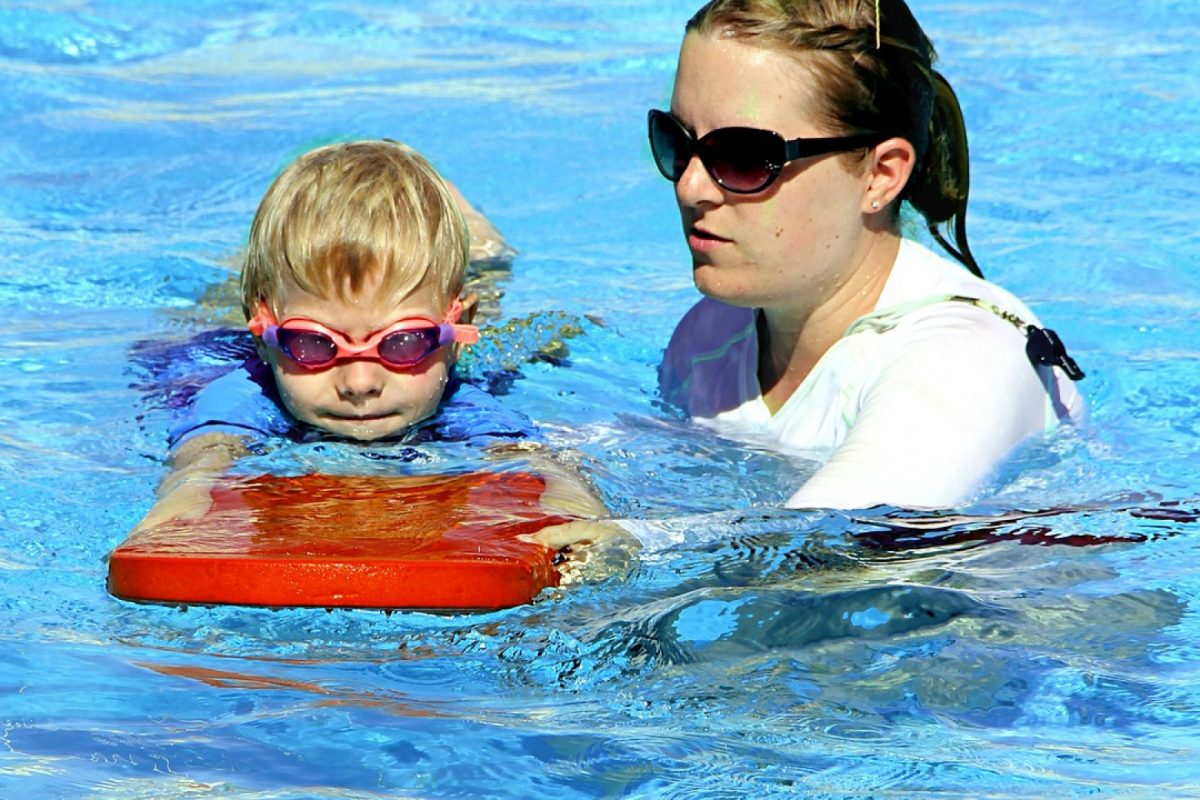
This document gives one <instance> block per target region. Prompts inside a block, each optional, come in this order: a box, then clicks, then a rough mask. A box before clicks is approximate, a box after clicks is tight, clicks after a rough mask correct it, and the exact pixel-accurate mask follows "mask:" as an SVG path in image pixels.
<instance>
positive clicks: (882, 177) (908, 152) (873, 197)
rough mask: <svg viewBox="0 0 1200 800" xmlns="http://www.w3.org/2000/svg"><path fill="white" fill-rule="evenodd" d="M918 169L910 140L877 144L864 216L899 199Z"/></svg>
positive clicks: (866, 195)
mask: <svg viewBox="0 0 1200 800" xmlns="http://www.w3.org/2000/svg"><path fill="white" fill-rule="evenodd" d="M916 168H917V154H916V151H915V150H913V146H912V143H911V142H909V141H908V140H907V139H901V138H900V137H898V136H893V137H892V138H891V139H885V140H884V141H882V142H880V143H879V144H877V145H875V150H874V155H873V157H872V159H871V164H870V182H869V183H868V184H867V191H866V192H865V193H864V194H863V213H864V214H873V213H875V212H877V211H880V210H881V209H884V208H887V206H888V205H889V204H890V203H891V202H892V201H893V200H895V199H896V198H897V197H899V196H900V193H901V192H903V191H904V187H905V186H907V185H908V179H909V178H910V177H912V174H913V171H914V170H915V169H916Z"/></svg>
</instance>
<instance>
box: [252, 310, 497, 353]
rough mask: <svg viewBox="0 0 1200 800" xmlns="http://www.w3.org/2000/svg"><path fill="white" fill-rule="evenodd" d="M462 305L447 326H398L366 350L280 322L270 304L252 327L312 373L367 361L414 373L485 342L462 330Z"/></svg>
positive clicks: (324, 332)
mask: <svg viewBox="0 0 1200 800" xmlns="http://www.w3.org/2000/svg"><path fill="white" fill-rule="evenodd" d="M461 315H462V303H461V302H460V301H458V300H455V301H454V303H453V304H452V305H451V306H450V309H449V310H448V311H447V312H446V319H445V320H444V321H443V322H435V321H434V320H432V319H428V318H426V317H409V318H406V319H401V320H397V321H396V322H394V323H392V324H391V325H389V326H387V327H386V328H383V329H382V330H378V331H375V332H374V333H372V334H371V335H370V336H368V337H367V339H366V341H364V342H363V343H362V344H353V343H352V342H351V341H350V339H349V338H348V337H347V336H346V334H344V333H342V332H340V331H335V330H333V329H331V328H327V327H325V326H324V325H322V324H321V323H319V322H315V321H313V320H311V319H305V318H304V317H288V318H287V319H285V320H284V321H283V322H276V320H275V316H274V315H273V314H272V313H271V311H270V310H269V309H268V308H267V306H266V304H265V303H264V304H262V305H260V306H259V307H258V313H257V314H255V315H254V318H253V319H251V320H250V321H249V322H248V323H247V324H246V327H248V328H249V329H250V332H251V333H253V334H254V335H255V336H258V337H261V338H262V340H263V341H264V342H266V343H267V345H268V346H270V347H273V348H275V349H276V350H278V351H279V352H281V353H283V354H284V355H286V356H287V357H288V358H290V359H291V360H292V361H295V362H296V363H297V364H299V365H300V366H302V367H304V368H306V369H324V368H325V367H328V366H331V365H332V364H334V363H335V362H338V361H342V360H344V359H348V358H367V359H372V360H375V361H380V362H382V363H384V364H386V365H387V366H389V367H400V368H406V367H414V366H416V365H417V364H420V363H421V362H422V361H424V360H425V359H427V358H429V356H431V355H433V354H434V353H435V352H437V351H438V350H440V349H442V348H443V347H445V346H446V345H449V344H453V343H455V342H460V343H462V344H474V343H475V342H477V341H479V328H477V327H476V326H474V325H459V324H457V320H458V318H459V317H460V316H461Z"/></svg>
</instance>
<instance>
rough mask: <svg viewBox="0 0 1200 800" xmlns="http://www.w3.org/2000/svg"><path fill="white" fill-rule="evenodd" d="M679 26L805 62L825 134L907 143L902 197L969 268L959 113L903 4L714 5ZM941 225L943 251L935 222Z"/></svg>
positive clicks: (759, 0)
mask: <svg viewBox="0 0 1200 800" xmlns="http://www.w3.org/2000/svg"><path fill="white" fill-rule="evenodd" d="M687 30H688V31H689V32H695V33H699V34H705V35H717V36H730V37H733V38H737V39H739V40H743V41H747V43H750V44H755V45H760V46H762V47H769V48H772V49H775V50H777V51H779V52H782V53H786V54H794V55H798V54H801V53H804V54H816V55H817V58H812V59H808V60H806V61H805V64H806V66H809V67H810V68H812V69H813V70H814V72H815V74H816V75H817V76H818V77H819V79H820V83H821V85H820V86H817V87H816V90H815V91H813V92H811V96H812V97H813V98H814V100H815V101H816V103H817V106H818V113H819V114H821V115H823V117H824V120H823V121H824V122H825V123H826V124H827V125H829V127H830V129H831V131H830V132H831V133H832V134H835V135H836V134H849V133H858V132H862V131H871V132H879V133H884V134H887V135H889V136H898V137H901V138H904V139H907V140H908V141H909V142H910V143H911V144H912V146H913V149H914V150H915V151H916V154H917V168H916V170H915V171H914V173H913V175H912V177H911V178H910V179H909V182H908V186H906V187H905V189H904V192H903V193H902V194H901V199H902V200H907V201H908V202H909V204H910V205H911V206H912V207H913V208H915V209H916V210H917V211H918V212H920V214H921V215H922V216H923V217H925V220H926V222H927V224H928V226H929V230H930V233H931V234H932V235H933V236H934V238H935V239H937V241H938V242H939V243H940V244H941V245H942V246H943V247H944V248H946V250H947V251H948V252H949V253H950V254H951V255H953V256H954V257H955V258H957V259H958V260H959V261H961V262H962V263H963V264H964V265H965V266H966V267H967V268H968V269H970V270H971V271H972V272H974V273H975V274H977V275H979V274H981V273H980V269H979V265H978V264H976V263H975V258H974V256H972V255H971V248H970V247H969V246H968V244H967V227H966V220H967V196H968V194H969V192H970V168H969V163H968V151H967V132H966V127H965V125H964V123H963V117H962V110H961V109H960V108H959V105H958V99H957V98H956V97H955V95H954V91H953V90H952V89H951V88H950V84H949V83H948V82H947V81H946V79H945V78H944V77H942V75H941V74H939V73H938V72H937V71H936V70H934V69H933V63H934V61H935V60H936V59H937V53H936V52H935V51H934V49H933V44H932V42H930V41H929V38H928V37H927V36H926V35H925V32H924V31H922V30H921V26H920V25H919V24H918V23H917V21H916V19H915V18H914V17H913V15H912V12H911V11H910V10H909V8H908V6H907V5H906V4H905V2H904V0H712V2H709V3H707V4H705V5H704V7H703V8H701V9H700V10H699V11H697V12H696V14H695V15H694V16H693V17H692V19H691V20H689V21H688V24H687ZM947 222H948V223H949V224H950V228H951V231H952V235H953V238H954V242H955V243H954V245H951V244H950V243H949V242H948V241H947V240H946V238H945V237H944V236H943V235H942V231H941V225H942V224H943V223H947Z"/></svg>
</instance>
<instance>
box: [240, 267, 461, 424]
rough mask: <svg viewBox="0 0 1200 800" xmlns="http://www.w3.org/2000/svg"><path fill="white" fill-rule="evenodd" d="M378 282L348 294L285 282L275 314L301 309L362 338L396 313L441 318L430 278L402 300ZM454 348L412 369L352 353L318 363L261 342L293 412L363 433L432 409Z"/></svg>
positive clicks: (408, 420)
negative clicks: (336, 295)
mask: <svg viewBox="0 0 1200 800" xmlns="http://www.w3.org/2000/svg"><path fill="white" fill-rule="evenodd" d="M378 287H379V281H378V279H377V278H371V279H368V280H367V282H366V283H365V284H364V285H363V287H362V291H361V292H359V293H358V294H357V295H356V296H354V297H352V298H350V300H349V301H343V300H337V299H328V298H324V297H319V296H317V295H313V294H309V293H308V292H306V291H303V290H302V289H299V288H297V287H295V286H285V287H284V291H283V294H282V296H281V297H280V303H279V315H278V316H279V319H280V320H284V319H287V318H289V317H304V318H306V319H309V320H312V321H314V322H319V323H320V324H322V325H324V326H325V327H327V328H331V329H332V330H334V331H337V332H339V333H342V334H344V335H345V336H346V337H347V338H348V339H349V340H350V341H351V342H355V343H357V342H361V341H363V340H365V339H366V338H367V337H368V336H370V334H372V333H374V332H375V331H379V330H382V329H384V328H386V327H388V326H390V325H391V324H393V323H394V322H396V321H397V320H400V319H406V318H409V317H427V318H429V319H432V320H435V321H441V319H442V316H443V315H444V313H445V309H444V308H442V307H440V305H437V304H436V302H435V299H434V295H433V292H432V291H431V289H430V287H428V286H426V285H425V284H422V285H421V286H418V287H417V288H416V289H414V290H413V291H412V292H411V293H409V294H408V295H407V296H406V297H404V298H403V299H402V300H401V301H400V302H398V303H393V302H391V301H389V300H386V299H380V294H379V292H378V291H377V289H378ZM464 321H465V320H464ZM455 350H456V348H455V347H454V346H453V345H452V346H450V347H443V348H441V349H440V350H437V351H436V352H434V353H433V354H432V355H430V356H429V357H428V358H427V359H425V360H424V361H422V362H421V363H419V364H417V365H416V366H413V367H410V368H407V369H397V368H395V367H389V366H387V365H386V364H384V363H382V362H380V361H377V360H372V359H366V358H350V359H345V360H341V361H337V362H335V363H334V364H333V365H332V366H329V367H326V368H324V369H315V370H314V369H306V368H304V367H302V366H300V365H299V364H297V363H296V362H294V361H292V359H290V358H288V357H287V356H286V355H285V354H283V353H281V352H279V351H278V350H275V349H274V348H270V347H260V352H261V353H262V355H263V357H264V359H265V360H266V361H267V362H268V363H269V364H270V365H271V369H272V371H273V372H274V373H275V382H276V384H277V386H278V387H279V394H280V396H281V399H282V400H283V403H284V405H285V406H287V409H288V411H290V412H291V413H292V416H294V417H296V419H298V420H301V421H302V422H306V423H308V424H309V425H313V426H316V427H318V428H322V429H324V430H327V431H330V432H331V433H335V434H338V435H340V436H345V437H347V438H350V439H358V440H361V441H370V440H373V439H381V438H384V437H386V436H391V435H393V434H396V433H399V432H401V431H403V430H404V429H406V428H408V427H409V426H411V425H413V424H415V423H417V422H420V421H421V420H423V419H425V418H426V417H429V416H432V415H433V413H434V411H436V410H437V407H438V403H439V402H440V401H441V399H442V393H443V392H444V391H445V388H446V383H447V381H448V380H449V376H450V367H451V366H452V365H453V362H454V357H455Z"/></svg>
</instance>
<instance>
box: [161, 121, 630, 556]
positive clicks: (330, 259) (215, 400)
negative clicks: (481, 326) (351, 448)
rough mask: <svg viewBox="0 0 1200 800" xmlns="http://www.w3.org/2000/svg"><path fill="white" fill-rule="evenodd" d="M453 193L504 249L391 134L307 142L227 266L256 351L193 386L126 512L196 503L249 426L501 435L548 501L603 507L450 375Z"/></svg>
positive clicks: (456, 295) (499, 442) (591, 528)
mask: <svg viewBox="0 0 1200 800" xmlns="http://www.w3.org/2000/svg"><path fill="white" fill-rule="evenodd" d="M460 206H461V207H464V208H465V209H466V210H467V212H468V213H470V214H472V216H474V217H477V220H476V228H477V230H486V231H489V232H491V233H492V234H494V242H499V245H498V247H499V248H500V249H501V250H503V249H505V246H504V245H503V241H502V240H501V239H499V235H498V234H495V232H494V229H492V228H490V225H487V224H486V220H484V219H483V218H482V217H481V216H479V215H478V214H477V212H474V210H473V209H471V208H470V206H469V205H468V204H467V203H466V201H465V200H464V199H463V198H462V196H461V195H459V194H458V193H457V191H456V190H455V189H454V188H453V187H451V186H450V185H448V184H447V183H446V182H445V181H443V180H442V179H441V177H440V176H439V175H438V174H437V173H436V172H435V171H434V169H433V167H432V166H430V164H429V163H428V162H427V161H426V160H425V159H424V158H422V157H421V156H420V155H418V154H417V153H416V152H414V151H413V150H411V149H410V148H408V147H405V146H404V145H401V144H399V143H396V142H391V141H360V142H353V143H347V144H337V145H331V146H328V147H322V148H318V149H316V150H313V151H311V152H309V153H306V154H304V155H303V156H301V157H300V158H299V159H297V160H296V161H295V162H294V163H293V164H292V165H290V166H289V167H288V168H287V169H285V170H284V171H283V172H282V173H281V174H280V175H279V177H278V178H276V179H275V181H274V183H273V184H272V185H271V187H270V188H269V189H268V190H267V193H266V195H265V196H264V197H263V200H262V202H261V204H260V205H259V208H258V212H257V214H256V215H255V217H254V222H253V224H252V226H251V230H250V241H249V244H248V246H247V252H246V257H245V263H244V266H243V269H242V275H241V298H242V310H243V312H244V314H245V316H246V319H247V322H248V327H249V329H250V331H251V332H252V333H253V334H254V337H255V343H256V345H257V353H258V357H257V358H251V359H249V360H248V361H247V363H246V364H245V365H244V368H242V369H236V370H234V371H232V372H230V373H228V374H226V375H224V376H222V377H220V378H217V379H216V380H214V381H213V382H212V383H210V384H208V385H207V386H205V387H204V388H203V389H201V390H200V392H199V393H198V394H197V396H196V397H195V399H194V402H193V404H192V406H191V409H190V414H189V415H188V417H187V418H186V419H185V420H183V422H182V423H181V424H179V425H177V426H176V427H175V428H174V429H173V430H172V432H171V442H170V444H171V455H170V464H171V467H172V472H171V473H170V474H169V475H168V476H167V478H166V479H165V480H164V481H163V483H162V485H161V486H160V488H159V493H158V494H159V497H158V501H157V502H156V503H155V505H154V507H153V508H151V510H150V511H149V513H148V514H147V515H146V516H145V518H143V520H142V521H141V522H140V523H139V526H138V527H139V528H143V527H149V526H153V525H156V524H158V523H161V522H163V521H165V520H168V519H178V518H195V517H198V516H201V515H203V514H204V513H205V512H206V511H207V510H208V508H209V506H210V504H211V498H210V495H209V490H210V488H211V486H212V484H213V481H214V480H215V479H216V478H217V477H218V476H219V475H220V474H222V473H223V472H225V470H226V469H227V468H228V467H229V466H230V465H231V464H232V463H233V462H234V461H235V460H236V459H237V458H238V457H240V456H242V455H245V454H247V453H249V452H250V451H251V450H252V449H253V448H254V446H255V444H256V442H257V441H262V440H266V439H270V438H275V437H284V438H288V439H292V440H295V441H309V440H312V439H315V438H322V437H328V436H330V435H332V436H333V437H335V438H341V439H349V440H357V441H361V442H369V441H377V440H397V441H404V442H406V443H412V442H414V441H416V442H428V441H446V440H449V441H459V442H467V443H469V444H471V445H474V446H478V447H479V448H480V449H482V450H484V451H486V452H487V453H489V454H490V457H497V455H502V454H504V453H505V451H508V452H509V453H513V452H514V451H515V452H517V453H519V455H520V457H522V458H525V459H526V460H532V459H537V465H536V467H535V469H536V471H537V472H538V473H539V474H540V475H541V476H542V478H543V479H544V480H545V482H546V487H547V488H546V491H545V493H544V494H543V496H542V505H543V506H544V507H545V508H546V510H547V512H548V513H556V512H557V513H566V514H571V515H578V516H581V517H585V518H595V517H600V516H604V515H605V514H606V511H605V509H604V507H603V506H602V505H601V504H600V502H599V501H598V500H597V499H596V498H595V497H594V496H593V495H592V494H591V493H590V491H588V490H587V489H585V488H584V486H583V484H582V482H581V481H580V480H579V479H578V478H576V477H574V476H572V475H570V474H569V473H567V472H566V471H565V470H564V469H562V468H561V467H558V466H556V465H555V464H554V463H553V462H552V461H551V460H549V459H545V458H538V456H537V453H536V451H537V448H536V447H513V446H512V445H514V444H515V443H522V442H527V441H528V439H529V437H530V436H531V434H532V433H533V431H532V430H531V426H530V425H529V423H528V422H527V421H526V420H525V419H524V418H523V417H520V416H519V415H517V414H514V413H512V412H508V411H506V410H505V409H503V408H502V407H501V406H500V405H499V404H498V403H497V402H496V401H495V399H494V398H492V397H491V396H490V395H488V394H487V393H485V392H483V391H482V390H480V389H478V388H476V387H474V386H470V385H468V384H464V383H460V382H459V381H457V380H456V379H455V377H454V363H455V360H456V358H457V356H458V353H459V350H460V348H461V347H462V346H464V345H467V344H470V343H472V342H474V341H475V340H476V338H477V337H478V330H477V329H476V328H475V327H474V326H473V325H471V324H470V321H471V318H472V316H473V313H474V302H475V301H474V298H473V297H460V293H461V292H462V289H463V281H464V275H465V270H466V266H467V262H468V258H469V255H470V250H471V243H470V235H469V232H468V227H467V222H466V219H465V218H464V214H463V211H462V210H460ZM483 249H485V250H487V249H488V248H487V247H486V246H485V247H484V248H483ZM491 249H492V250H495V249H496V247H492V248H491ZM609 532H610V531H609V528H608V526H607V525H604V526H599V523H592V522H591V521H590V520H586V519H585V520H583V521H581V522H579V523H568V524H567V525H566V526H557V529H546V531H545V532H544V533H543V534H541V535H540V536H539V538H541V539H543V540H544V541H546V542H547V543H549V544H552V545H553V546H556V547H563V546H565V545H567V544H571V543H574V542H578V541H581V540H594V539H597V538H600V537H601V536H603V535H604V534H606V533H609ZM583 552H586V549H585V550H584V551H583ZM577 558H579V560H580V561H582V560H585V559H586V556H582V557H580V556H578V555H577Z"/></svg>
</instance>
